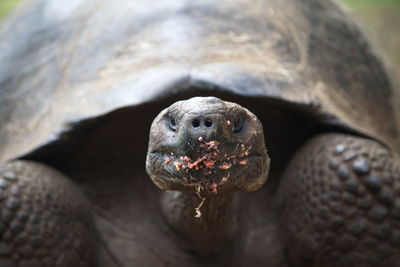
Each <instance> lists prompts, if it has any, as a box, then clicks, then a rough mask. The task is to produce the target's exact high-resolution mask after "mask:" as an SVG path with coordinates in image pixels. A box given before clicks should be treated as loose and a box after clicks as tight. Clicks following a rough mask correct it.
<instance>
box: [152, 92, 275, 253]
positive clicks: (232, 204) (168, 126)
mask: <svg viewBox="0 0 400 267" xmlns="http://www.w3.org/2000/svg"><path fill="white" fill-rule="evenodd" d="M146 169H147V173H148V174H149V176H150V178H151V179H152V180H153V182H154V183H155V184H156V185H157V186H158V187H159V188H161V189H163V190H179V191H180V192H168V191H167V192H166V193H165V194H164V196H163V199H162V207H163V213H164V215H165V216H166V218H167V220H168V222H169V223H170V224H171V226H172V227H174V229H175V230H176V231H177V232H179V233H180V234H181V235H183V236H184V237H185V239H186V240H187V241H188V242H189V243H190V244H188V247H190V248H191V249H192V250H194V251H195V252H196V253H198V254H200V255H209V254H212V253H217V252H218V251H220V250H221V249H222V248H223V247H224V246H226V245H227V243H228V242H229V241H231V239H232V238H233V237H234V235H235V234H236V231H237V229H236V228H237V209H238V207H237V203H236V202H237V199H236V198H237V196H236V194H234V193H235V192H236V191H245V192H252V191H255V190H258V189H259V188H260V187H261V186H262V185H263V184H264V183H265V182H266V180H267V176H268V169H269V158H268V155H267V151H266V149H265V144H264V134H263V129H262V125H261V123H260V121H259V120H258V119H257V117H256V116H255V115H254V114H252V113H251V112H249V111H248V110H247V109H245V108H243V107H241V106H239V105H238V104H235V103H230V102H224V101H222V100H220V99H218V98H216V97H195V98H191V99H189V100H186V101H179V102H177V103H175V104H173V105H171V106H170V107H168V108H167V109H165V110H163V111H162V112H161V113H160V114H159V115H158V116H157V118H155V120H154V122H153V123H152V126H151V128H150V138H149V148H148V154H147V160H146ZM234 195H235V196H234Z"/></svg>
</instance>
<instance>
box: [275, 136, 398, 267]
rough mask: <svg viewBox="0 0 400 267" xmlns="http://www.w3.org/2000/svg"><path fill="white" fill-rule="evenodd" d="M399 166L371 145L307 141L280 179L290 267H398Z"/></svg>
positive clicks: (345, 139)
mask: <svg viewBox="0 0 400 267" xmlns="http://www.w3.org/2000/svg"><path fill="white" fill-rule="evenodd" d="M399 166H400V165H399V162H398V161H397V160H396V159H395V158H394V157H393V156H392V155H391V154H390V152H389V151H388V150H387V149H385V147H383V146H382V145H380V144H379V143H377V142H375V141H373V140H369V139H364V138H359V137H354V136H350V135H343V134H325V135H321V136H318V137H315V138H313V139H312V140H310V141H309V142H308V143H307V144H305V145H304V147H302V148H301V149H300V150H299V152H298V153H297V154H296V155H295V157H294V158H293V159H292V161H291V163H290V165H289V167H288V169H287V170H286V172H285V174H284V175H283V179H282V184H281V189H280V190H281V191H280V192H279V193H280V197H281V198H282V200H283V214H282V225H283V230H284V233H285V235H286V237H287V240H286V241H287V252H288V255H289V258H290V260H291V262H292V265H294V266H318V267H323V266H329V267H339V266H340V267H343V266H351V267H356V266H359V267H361V266H362V267H372V266H373V267H378V266H385V267H396V266H400V168H399Z"/></svg>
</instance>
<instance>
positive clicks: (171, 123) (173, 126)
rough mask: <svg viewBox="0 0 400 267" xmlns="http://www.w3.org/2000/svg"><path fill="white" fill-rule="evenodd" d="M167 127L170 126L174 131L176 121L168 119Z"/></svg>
mask: <svg viewBox="0 0 400 267" xmlns="http://www.w3.org/2000/svg"><path fill="white" fill-rule="evenodd" d="M169 128H170V129H171V130H172V131H174V132H176V122H175V120H174V119H169Z"/></svg>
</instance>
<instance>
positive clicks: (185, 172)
mask: <svg viewBox="0 0 400 267" xmlns="http://www.w3.org/2000/svg"><path fill="white" fill-rule="evenodd" d="M219 145H220V143H219V142H217V141H209V142H206V141H204V142H202V143H201V144H200V147H202V148H203V149H204V151H203V153H197V156H196V157H189V156H187V155H185V154H180V153H176V152H175V153H174V152H171V153H162V152H151V153H149V156H148V157H152V158H153V159H152V160H149V159H148V162H157V164H158V168H156V169H158V170H161V171H160V172H159V173H157V174H156V173H153V174H152V175H150V177H151V178H152V180H153V182H154V183H155V184H156V185H157V186H158V187H160V188H161V189H164V190H180V191H196V192H198V191H199V190H202V192H204V193H206V194H217V193H221V192H225V191H255V190H257V189H258V188H259V187H261V186H262V185H263V184H264V183H265V182H266V180H267V174H268V167H269V158H268V156H267V155H266V154H265V153H264V154H262V153H257V152H256V151H254V149H252V148H251V146H249V147H246V146H245V145H240V146H239V149H233V151H236V153H224V152H222V153H221V151H220V150H219V149H218V147H219ZM228 147H229V146H228ZM236 147H237V146H236ZM231 150H232V149H231ZM149 167H150V166H149ZM149 173H151V172H149Z"/></svg>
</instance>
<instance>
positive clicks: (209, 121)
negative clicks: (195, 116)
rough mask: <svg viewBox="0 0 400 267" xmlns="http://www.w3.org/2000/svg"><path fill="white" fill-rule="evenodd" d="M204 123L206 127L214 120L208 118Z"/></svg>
mask: <svg viewBox="0 0 400 267" xmlns="http://www.w3.org/2000/svg"><path fill="white" fill-rule="evenodd" d="M204 125H205V126H206V127H211V125H212V120H210V119H207V120H206V121H205V122H204Z"/></svg>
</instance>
